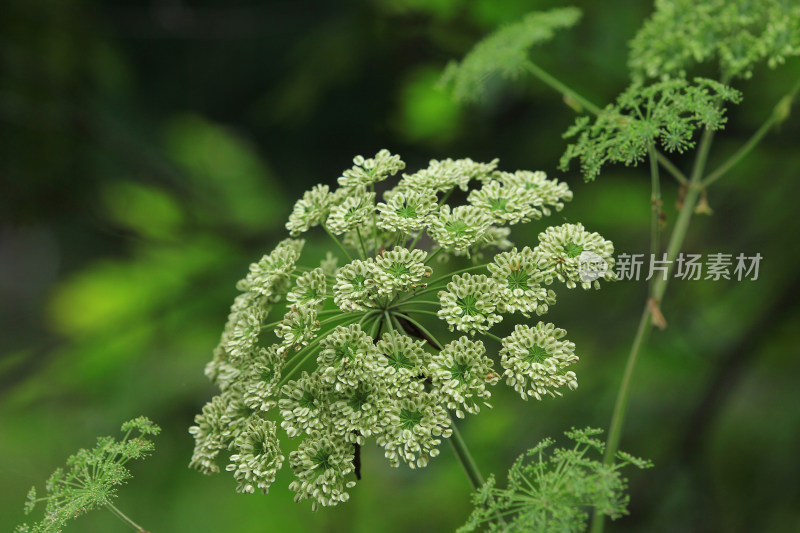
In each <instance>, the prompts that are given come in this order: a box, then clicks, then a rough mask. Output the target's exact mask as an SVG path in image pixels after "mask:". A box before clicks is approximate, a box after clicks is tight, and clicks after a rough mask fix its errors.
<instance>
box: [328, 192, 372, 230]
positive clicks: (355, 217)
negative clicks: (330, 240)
mask: <svg viewBox="0 0 800 533" xmlns="http://www.w3.org/2000/svg"><path fill="white" fill-rule="evenodd" d="M374 212H375V193H374V192H368V191H363V190H357V189H356V190H354V191H353V192H352V194H350V195H348V196H347V197H346V198H345V199H344V200H343V201H342V203H340V204H338V205H335V206H333V207H332V208H331V211H330V215H328V221H327V225H328V229H329V230H331V231H332V232H333V233H335V234H336V235H341V234H342V233H345V232H347V231H350V230H355V229H356V228H359V227H361V226H363V225H364V224H365V223H366V222H367V219H368V218H370V217H371V216H372V215H373V213H374Z"/></svg>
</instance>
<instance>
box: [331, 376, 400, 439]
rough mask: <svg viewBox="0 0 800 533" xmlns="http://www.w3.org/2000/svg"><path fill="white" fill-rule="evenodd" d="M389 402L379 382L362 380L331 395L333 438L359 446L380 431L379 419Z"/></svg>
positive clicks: (386, 391) (376, 380) (387, 393)
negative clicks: (343, 437)
mask: <svg viewBox="0 0 800 533" xmlns="http://www.w3.org/2000/svg"><path fill="white" fill-rule="evenodd" d="M389 401H390V397H389V391H388V390H387V388H386V387H385V386H384V382H383V380H381V379H366V380H363V381H361V382H359V383H358V384H356V385H355V386H353V387H348V388H343V389H342V390H341V392H339V393H337V394H335V395H332V396H331V406H330V416H331V423H332V425H333V427H334V428H335V430H336V434H337V435H344V436H345V438H346V439H347V440H348V441H350V442H354V443H358V444H360V445H362V446H363V445H365V444H366V439H368V438H370V437H371V436H373V435H376V434H378V433H380V432H381V431H383V416H384V413H385V412H386V409H387V408H388V402H389Z"/></svg>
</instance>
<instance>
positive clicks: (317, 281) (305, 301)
mask: <svg viewBox="0 0 800 533" xmlns="http://www.w3.org/2000/svg"><path fill="white" fill-rule="evenodd" d="M327 286H328V280H327V278H326V277H325V272H323V270H322V268H315V269H314V270H311V271H309V272H304V273H303V274H301V275H300V277H298V278H297V282H296V283H295V286H294V287H293V288H292V290H291V291H289V294H287V295H286V300H287V301H288V302H292V303H295V304H298V305H308V306H312V307H316V306H319V305H321V304H322V302H324V301H325V298H327V293H326V290H327Z"/></svg>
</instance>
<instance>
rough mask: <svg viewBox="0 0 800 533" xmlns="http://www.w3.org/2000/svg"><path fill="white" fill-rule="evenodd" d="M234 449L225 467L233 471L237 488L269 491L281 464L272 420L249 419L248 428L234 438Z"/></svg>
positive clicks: (251, 491) (280, 454)
mask: <svg viewBox="0 0 800 533" xmlns="http://www.w3.org/2000/svg"><path fill="white" fill-rule="evenodd" d="M233 449H234V450H236V453H235V454H233V455H231V458H230V461H231V463H230V464H229V465H228V466H227V468H226V470H228V471H229V472H233V477H234V478H235V479H236V481H237V482H238V485H237V487H236V490H237V491H238V492H245V493H250V494H252V493H253V492H255V489H256V488H258V489H259V490H261V492H263V493H264V494H266V493H268V492H269V487H270V485H272V482H273V481H275V476H276V475H277V473H278V470H280V469H281V466H282V465H283V454H282V453H281V448H280V444H279V443H278V435H277V432H276V426H275V422H273V421H271V420H261V419H254V420H252V421H251V422H250V424H249V425H248V427H247V430H246V431H243V432H242V433H241V434H240V435H239V436H238V437H236V439H235V440H234V442H233Z"/></svg>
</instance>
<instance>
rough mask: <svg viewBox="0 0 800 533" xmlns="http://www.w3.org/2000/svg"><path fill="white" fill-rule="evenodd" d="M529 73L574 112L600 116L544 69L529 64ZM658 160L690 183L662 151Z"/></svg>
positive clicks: (680, 181) (677, 177)
mask: <svg viewBox="0 0 800 533" xmlns="http://www.w3.org/2000/svg"><path fill="white" fill-rule="evenodd" d="M528 71H529V72H530V73H531V74H533V75H534V76H535V77H536V78H537V79H538V80H539V81H541V82H542V83H544V84H545V85H547V86H549V87H550V88H552V89H554V90H556V91H557V92H559V93H561V94H562V95H563V96H564V100H565V102H566V103H567V105H568V106H569V107H571V108H572V109H573V110H574V111H576V112H578V113H580V112H581V111H582V109H581V107H583V108H586V110H587V111H589V112H590V113H593V114H595V115H597V114H599V113H600V112H601V111H602V109H601V108H600V107H599V106H597V105H596V104H594V103H593V102H591V101H590V100H588V99H587V98H585V97H584V96H582V95H581V94H580V93H578V92H577V91H575V89H573V88H571V87H569V86H568V85H566V84H565V83H564V82H562V81H561V80H559V79H557V78H556V77H554V76H553V75H552V74H550V73H549V72H546V71H545V70H544V69H542V68H541V67H539V66H538V65H536V64H535V63H531V62H530V61H529V62H528ZM570 99H571V101H572V102H574V103H575V104H578V106H577V107H576V106H575V105H571V104H570ZM655 152H656V158H657V159H658V162H659V163H661V165H662V166H663V167H664V169H665V170H666V171H667V172H669V174H670V175H671V176H672V177H674V178H675V179H676V180H677V181H678V183H680V184H681V185H686V184H687V183H689V180H688V179H687V178H686V176H685V175H684V174H683V172H681V171H680V170H679V169H678V167H676V166H675V165H674V164H673V163H672V161H670V160H669V158H668V157H667V156H665V155H664V154H662V153H661V152H660V151H658V150H656V151H655Z"/></svg>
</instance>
